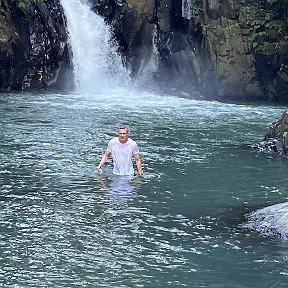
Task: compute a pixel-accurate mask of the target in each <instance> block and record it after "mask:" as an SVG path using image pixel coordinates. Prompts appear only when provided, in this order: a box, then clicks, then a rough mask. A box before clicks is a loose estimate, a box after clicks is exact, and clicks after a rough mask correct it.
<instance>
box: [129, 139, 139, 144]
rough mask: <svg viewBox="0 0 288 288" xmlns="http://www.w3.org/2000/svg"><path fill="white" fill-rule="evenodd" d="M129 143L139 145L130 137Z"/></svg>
mask: <svg viewBox="0 0 288 288" xmlns="http://www.w3.org/2000/svg"><path fill="white" fill-rule="evenodd" d="M128 143H129V144H131V145H137V143H136V141H134V140H133V139H131V138H128Z"/></svg>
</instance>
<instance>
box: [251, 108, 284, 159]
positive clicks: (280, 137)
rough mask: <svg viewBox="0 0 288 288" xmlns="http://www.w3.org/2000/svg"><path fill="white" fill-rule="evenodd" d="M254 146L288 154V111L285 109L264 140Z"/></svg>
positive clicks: (265, 150)
mask: <svg viewBox="0 0 288 288" xmlns="http://www.w3.org/2000/svg"><path fill="white" fill-rule="evenodd" d="M252 147H253V148H255V149H257V150H259V151H263V152H267V153H276V154H279V155H283V156H286V157H287V156H288V112H287V111H285V112H284V113H283V114H282V116H281V118H280V119H279V120H278V121H277V122H275V123H273V124H272V126H271V127H270V129H269V131H268V133H267V134H266V135H265V137H264V139H263V141H261V142H260V143H259V144H257V145H253V146H252Z"/></svg>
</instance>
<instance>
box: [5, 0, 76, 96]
mask: <svg viewBox="0 0 288 288" xmlns="http://www.w3.org/2000/svg"><path fill="white" fill-rule="evenodd" d="M3 3H6V6H5V5H4V4H3ZM3 3H2V1H1V5H2V7H1V9H0V25H1V31H0V90H1V91H12V90H28V89H38V90H39V89H42V88H55V89H63V88H65V86H66V85H67V84H65V83H68V81H66V80H67V79H66V78H69V77H70V75H71V72H72V70H71V65H70V60H69V59H70V56H69V53H70V52H69V46H68V45H67V33H66V28H65V18H64V16H63V11H62V9H61V5H60V3H59V1H57V0H52V1H9V2H8V1H6V2H5V1H4V2H3ZM7 3H9V4H7ZM66 88H69V87H66Z"/></svg>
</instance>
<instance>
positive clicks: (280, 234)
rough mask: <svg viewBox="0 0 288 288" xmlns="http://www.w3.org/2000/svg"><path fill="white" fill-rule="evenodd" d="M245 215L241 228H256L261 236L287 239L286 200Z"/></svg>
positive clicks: (287, 211) (287, 204)
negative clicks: (245, 220) (244, 221)
mask: <svg viewBox="0 0 288 288" xmlns="http://www.w3.org/2000/svg"><path fill="white" fill-rule="evenodd" d="M246 217H247V222H246V223H244V224H243V225H242V227H243V228H247V229H252V230H256V231H258V232H259V233H260V234H261V235H263V236H268V237H276V238H279V239H282V240H285V241H287V240H288V202H285V203H280V204H275V205H272V206H269V207H265V208H262V209H259V210H257V211H255V212H253V213H250V214H247V215H246Z"/></svg>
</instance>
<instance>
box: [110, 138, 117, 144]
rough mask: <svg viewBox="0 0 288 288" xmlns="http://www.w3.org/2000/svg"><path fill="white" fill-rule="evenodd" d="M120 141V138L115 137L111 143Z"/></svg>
mask: <svg viewBox="0 0 288 288" xmlns="http://www.w3.org/2000/svg"><path fill="white" fill-rule="evenodd" d="M117 142H118V138H117V137H114V138H112V139H110V141H109V143H117Z"/></svg>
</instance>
